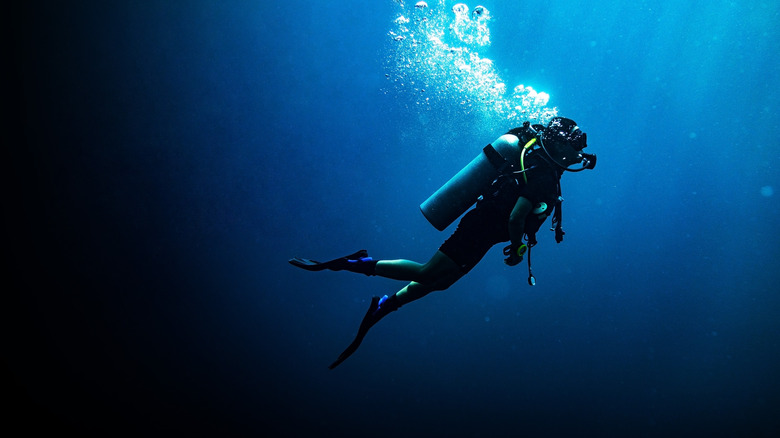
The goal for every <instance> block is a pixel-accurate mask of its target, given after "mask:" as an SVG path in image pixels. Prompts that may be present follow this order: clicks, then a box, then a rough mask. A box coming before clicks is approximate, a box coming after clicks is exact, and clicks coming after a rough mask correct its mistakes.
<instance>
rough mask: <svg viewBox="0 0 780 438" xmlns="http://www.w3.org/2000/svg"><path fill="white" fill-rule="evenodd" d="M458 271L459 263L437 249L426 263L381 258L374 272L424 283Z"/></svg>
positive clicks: (397, 278)
mask: <svg viewBox="0 0 780 438" xmlns="http://www.w3.org/2000/svg"><path fill="white" fill-rule="evenodd" d="M458 273H460V268H459V267H458V265H457V263H455V262H454V261H453V260H452V259H451V258H449V257H448V256H447V255H446V254H444V253H443V252H441V251H436V253H435V254H434V255H433V257H431V259H430V260H429V261H428V263H425V264H424V265H423V264H420V263H417V262H413V261H411V260H380V261H379V262H377V264H376V267H375V268H374V274H375V275H378V276H380V277H385V278H391V279H393V280H404V281H413V282H417V283H424V284H431V283H436V282H439V281H441V280H442V279H444V278H447V277H452V276H454V275H457V274H458ZM458 278H460V277H458Z"/></svg>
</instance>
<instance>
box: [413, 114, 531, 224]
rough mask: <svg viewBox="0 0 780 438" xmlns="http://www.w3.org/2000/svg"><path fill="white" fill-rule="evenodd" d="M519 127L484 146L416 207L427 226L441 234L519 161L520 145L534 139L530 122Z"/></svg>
mask: <svg viewBox="0 0 780 438" xmlns="http://www.w3.org/2000/svg"><path fill="white" fill-rule="evenodd" d="M523 127H524V128H526V129H525V132H524V133H519V132H518V133H515V132H512V133H508V134H504V135H502V136H501V137H498V138H497V139H496V140H495V141H494V142H493V143H491V144H489V145H487V146H485V147H484V148H483V149H482V152H481V153H480V154H479V155H477V156H476V158H474V159H473V160H471V162H470V163H469V164H467V165H466V167H464V168H463V169H461V170H460V172H458V173H457V174H455V176H453V177H452V178H451V179H450V180H449V181H447V182H446V183H445V184H444V185H443V186H441V188H439V189H438V190H436V192H434V193H433V194H432V195H431V196H430V197H429V198H428V199H426V200H425V202H423V203H422V204H420V210H421V211H422V214H423V216H425V218H426V219H428V222H430V223H431V225H433V226H434V227H435V228H436V229H437V230H439V231H443V230H444V229H445V228H447V227H448V226H450V224H452V223H453V222H455V220H456V219H457V218H458V217H460V215H462V214H463V213H465V212H466V210H468V209H469V208H471V206H472V205H474V203H476V202H477V199H478V198H479V197H480V196H481V195H482V194H483V192H484V191H485V189H486V188H487V187H488V186H490V184H491V183H492V182H493V181H495V179H496V178H498V177H499V176H500V175H501V174H502V173H504V172H506V171H507V170H508V169H509V168H510V167H511V166H512V165H513V164H516V163H519V162H520V161H521V158H522V154H523V147H524V145H525V144H527V143H528V142H530V141H534V142H535V139H536V131H534V130H533V128H531V127H530V123H528V122H525V124H524V125H523ZM520 137H523V138H520ZM521 143H522V144H521Z"/></svg>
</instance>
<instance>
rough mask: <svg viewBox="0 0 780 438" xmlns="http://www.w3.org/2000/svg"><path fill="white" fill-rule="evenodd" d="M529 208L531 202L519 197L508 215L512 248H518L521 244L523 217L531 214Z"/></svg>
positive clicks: (523, 229)
mask: <svg viewBox="0 0 780 438" xmlns="http://www.w3.org/2000/svg"><path fill="white" fill-rule="evenodd" d="M531 208H532V205H531V201H529V200H528V199H526V198H524V197H522V196H521V197H519V198H518V199H517V202H516V203H515V207H514V208H513V209H512V213H511V214H510V215H509V238H510V240H511V241H512V247H513V248H519V247H520V245H522V244H523V234H524V233H525V217H526V216H528V213H530V212H531Z"/></svg>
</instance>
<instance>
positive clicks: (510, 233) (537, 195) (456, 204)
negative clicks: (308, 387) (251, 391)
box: [289, 117, 596, 369]
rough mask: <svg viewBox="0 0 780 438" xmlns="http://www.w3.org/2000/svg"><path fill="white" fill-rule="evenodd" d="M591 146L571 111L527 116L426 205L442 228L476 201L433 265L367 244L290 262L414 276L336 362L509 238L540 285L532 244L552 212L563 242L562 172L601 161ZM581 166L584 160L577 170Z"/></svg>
mask: <svg viewBox="0 0 780 438" xmlns="http://www.w3.org/2000/svg"><path fill="white" fill-rule="evenodd" d="M586 146H587V136H586V134H585V133H584V132H583V131H582V130H581V129H580V128H579V127H578V126H577V124H576V123H575V122H574V121H573V120H571V119H567V118H563V117H555V118H553V119H552V120H551V121H550V122H549V124H548V125H547V126H546V127H545V126H542V125H531V123H530V122H525V123H523V126H522V127H520V128H514V129H512V130H510V131H509V132H508V133H506V134H504V135H502V136H501V137H499V138H498V139H497V140H496V141H494V142H493V143H491V144H489V145H487V146H485V148H484V149H483V150H482V153H480V154H479V155H478V156H477V157H476V158H475V159H474V160H472V162H471V163H469V164H468V165H467V166H466V167H465V168H463V169H462V170H461V171H460V172H458V174H456V175H455V176H454V177H453V178H452V179H450V181H448V182H447V183H446V184H445V185H444V186H442V187H441V188H440V189H439V190H437V191H436V192H435V193H434V194H433V195H431V197H430V198H428V199H427V200H426V201H425V202H423V204H422V205H420V209H421V210H422V212H423V214H424V215H425V217H426V219H428V221H429V222H430V223H431V224H432V225H433V226H434V227H436V228H437V229H438V230H439V231H442V230H444V229H445V228H447V226H449V225H450V224H451V223H453V222H454V221H455V219H457V218H458V217H460V215H461V214H463V213H464V212H465V211H466V210H468V209H469V208H470V207H471V206H472V205H474V203H475V202H476V207H474V208H473V209H471V210H470V211H468V213H466V214H465V215H464V216H463V218H462V219H461V220H460V222H459V223H458V226H457V228H456V230H455V232H454V233H453V234H452V235H451V236H450V237H449V238H448V239H447V240H446V241H445V242H444V243H443V244H442V245H441V247H439V250H438V251H436V253H435V254H434V255H433V257H431V259H430V260H429V261H428V262H427V263H425V264H421V263H417V262H414V261H411V260H376V259H373V258H371V257H369V256H368V253H367V251H366V250H360V251H357V252H356V253H354V254H350V255H347V256H344V257H341V258H337V259H335V260H331V261H327V262H318V261H315V260H310V259H303V258H293V259H291V260H289V262H290V264H292V265H293V266H296V267H298V268H301V269H305V270H308V271H323V270H331V271H349V272H356V273H360V274H365V275H369V276H372V275H376V276H380V277H385V278H390V279H394V280H402V281H408V282H409V284H407V285H406V286H404V287H403V288H402V289H401V290H399V291H398V292H396V293H395V294H393V295H391V296H387V295H385V296H383V297H382V298H379V297H377V296H374V297H373V298H372V299H371V304H370V306H369V308H368V311H367V312H366V314H365V316H364V317H363V320H362V321H361V323H360V327H359V328H358V333H357V336H356V337H355V339H354V341H353V342H352V343H351V344H350V345H349V346H348V347H347V349H346V350H344V352H343V353H341V355H339V357H338V359H336V361H335V362H333V363H332V364H331V365H330V366H329V368H330V369H333V368H335V367H336V366H338V365H339V364H341V363H342V362H343V361H344V360H346V359H347V358H348V357H349V356H350V355H352V353H354V352H355V350H357V348H358V347H359V346H360V343H361V342H362V341H363V338H364V337H365V336H366V334H367V333H368V330H369V329H370V328H371V327H372V326H374V324H376V323H377V322H379V320H381V319H382V318H384V317H385V316H386V315H388V314H389V313H391V312H394V311H396V310H398V309H399V308H400V307H401V306H403V305H405V304H407V303H410V302H412V301H414V300H417V299H420V298H422V297H424V296H425V295H427V294H429V293H431V292H433V291H440V290H445V289H447V288H448V287H450V286H452V284H453V283H455V282H456V281H458V280H459V279H460V278H461V277H463V276H464V275H466V274H467V273H468V272H469V271H470V270H471V269H472V268H473V267H474V266H476V265H477V263H479V261H480V260H481V259H482V257H483V256H484V255H485V254H486V253H487V252H488V250H489V249H490V248H491V247H493V246H494V245H496V244H498V243H501V242H507V241H508V242H509V245H507V246H506V247H505V248H504V251H503V253H504V256H505V257H506V258H505V259H504V263H506V264H507V265H508V266H515V265H517V264H519V263H520V262H521V261H522V260H523V258H524V257H525V256H526V255H527V260H528V283H529V284H530V285H532V286H533V285H534V284H535V279H534V277H533V274H532V272H531V251H530V250H531V248H532V247H533V246H534V245H535V244H536V243H537V241H536V231H537V230H538V229H539V227H540V226H541V225H542V223H544V221H545V220H546V219H547V217H549V216H551V215H552V216H553V219H552V225H553V229H554V230H555V240H556V241H557V242H558V243H560V242H561V241H562V240H563V235H564V232H563V230H562V229H561V206H560V204H561V201H563V198H562V197H561V190H560V178H561V175H562V174H563V172H564V171H565V170H568V171H575V172H576V171H581V170H584V169H593V168H594V167H595V165H596V156H595V155H592V154H586V153H583V152H582V149H584V148H585V147H586ZM575 164H580V165H581V166H580V167H577V168H574V169H572V168H570V166H572V165H575Z"/></svg>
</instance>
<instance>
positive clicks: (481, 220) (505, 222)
mask: <svg viewBox="0 0 780 438" xmlns="http://www.w3.org/2000/svg"><path fill="white" fill-rule="evenodd" d="M509 133H510V134H515V130H512V131H509ZM525 165H526V168H530V167H532V166H533V168H532V169H530V170H528V171H526V172H525V173H526V176H527V177H528V183H526V182H525V180H524V178H523V176H522V175H517V176H516V177H504V178H502V179H499V180H498V181H497V182H496V183H494V184H493V186H491V188H492V192H491V193H489V194H485V196H484V197H483V199H481V200H480V201H479V202H478V203H477V206H476V207H475V208H473V209H472V210H471V211H469V212H468V213H466V215H465V216H463V218H462V219H461V220H460V222H459V223H458V227H457V228H456V229H455V232H454V233H453V234H452V236H450V237H449V238H448V239H447V240H446V241H445V242H444V244H442V245H441V247H439V251H441V252H442V253H444V254H445V255H447V257H449V258H450V259H452V260H453V261H454V262H455V263H457V264H458V266H460V269H461V271H462V272H463V273H464V274H465V273H467V272H468V271H470V270H471V269H472V268H473V267H474V266H476V265H477V263H479V261H480V260H482V257H484V256H485V254H487V252H488V250H490V248H492V247H493V245H495V244H497V243H500V242H506V241H508V240H509V216H510V214H511V213H512V209H513V208H514V206H515V204H516V203H517V199H518V198H520V197H521V196H522V197H524V198H526V199H528V200H529V201H530V202H531V205H534V206H536V205H537V204H538V203H540V202H544V203H546V204H547V206H548V209H547V214H550V213H551V210H552V208H553V206H554V205H555V203H556V202H557V200H558V183H559V180H560V178H561V175H562V173H563V171H562V170H560V169H559V168H557V167H555V166H554V165H552V164H550V163H548V162H547V161H545V160H543V159H542V157H541V152H539V151H536V152H529V153H528V155H526V158H525ZM542 222H544V220H541V221H540V220H539V218H538V217H537V216H536V215H534V214H533V213H529V214H528V216H527V217H526V220H525V231H526V232H529V231H533V232H535V231H536V230H537V229H539V227H540V226H541V224H542Z"/></svg>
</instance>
